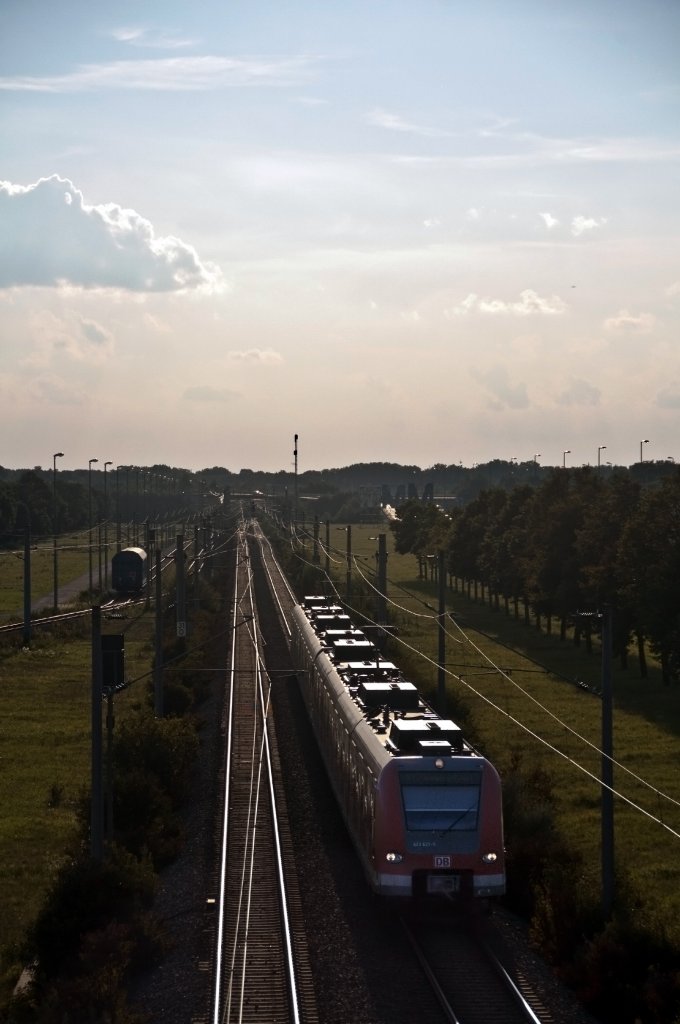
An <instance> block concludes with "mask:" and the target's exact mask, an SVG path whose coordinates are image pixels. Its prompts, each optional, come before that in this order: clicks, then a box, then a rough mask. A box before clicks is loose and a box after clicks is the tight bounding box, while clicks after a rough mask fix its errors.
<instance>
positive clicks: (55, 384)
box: [27, 374, 86, 406]
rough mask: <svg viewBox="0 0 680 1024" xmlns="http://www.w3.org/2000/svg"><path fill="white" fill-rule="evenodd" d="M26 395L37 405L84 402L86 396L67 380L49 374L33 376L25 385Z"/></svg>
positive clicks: (79, 404) (81, 403) (76, 404)
mask: <svg viewBox="0 0 680 1024" xmlns="http://www.w3.org/2000/svg"><path fill="white" fill-rule="evenodd" d="M27 393H28V396H29V397H30V398H31V399H32V400H33V401H34V402H36V403H37V404H38V405H40V406H42V405H61V406H64V405H75V406H81V405H85V404H86V396H85V395H84V394H83V392H82V391H80V390H78V389H76V388H75V387H73V385H72V384H71V383H69V382H67V381H64V380H62V379H61V378H60V377H57V376H53V375H51V374H44V375H43V376H38V377H33V378H32V379H31V380H30V381H29V383H28V385H27Z"/></svg>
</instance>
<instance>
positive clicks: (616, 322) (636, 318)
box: [604, 309, 656, 334]
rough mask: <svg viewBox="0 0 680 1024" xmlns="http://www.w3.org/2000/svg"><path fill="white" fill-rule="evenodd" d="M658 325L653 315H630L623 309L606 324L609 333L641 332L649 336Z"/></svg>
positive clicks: (606, 321)
mask: <svg viewBox="0 0 680 1024" xmlns="http://www.w3.org/2000/svg"><path fill="white" fill-rule="evenodd" d="M655 325H656V317H655V316H654V314H653V313H637V314H635V313H629V312H628V310H627V309H622V310H621V311H620V312H619V313H617V314H616V316H610V317H608V319H607V320H605V322H604V327H605V330H607V331H625V332H639V333H640V334H647V333H649V331H651V330H652V328H653V327H654V326H655Z"/></svg>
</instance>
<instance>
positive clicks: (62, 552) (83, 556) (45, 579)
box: [0, 533, 112, 618]
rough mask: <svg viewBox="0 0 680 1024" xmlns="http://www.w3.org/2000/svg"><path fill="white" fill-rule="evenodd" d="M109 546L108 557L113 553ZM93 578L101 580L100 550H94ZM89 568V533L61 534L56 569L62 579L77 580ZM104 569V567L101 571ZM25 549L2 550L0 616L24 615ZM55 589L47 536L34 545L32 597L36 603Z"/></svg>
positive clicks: (52, 563) (15, 616)
mask: <svg viewBox="0 0 680 1024" xmlns="http://www.w3.org/2000/svg"><path fill="white" fill-rule="evenodd" d="M111 550H112V548H111V546H110V545H109V557H110V555H111ZM92 564H93V580H94V581H95V583H97V582H98V581H99V562H98V552H97V551H94V552H93V560H92ZM88 570H89V555H88V550H87V535H86V534H84V533H75V534H71V535H65V536H62V537H59V544H58V548H57V572H58V578H59V582H60V583H63V582H65V581H66V580H72V579H77V578H78V577H79V576H82V575H83V573H87V572H88ZM102 571H103V570H102ZM23 586H24V550H23V546H17V547H15V548H14V549H12V550H11V551H0V617H3V618H4V617H12V618H20V617H21V615H22V614H23ZM53 591H54V548H53V546H52V542H51V540H49V539H46V538H40V539H39V540H37V541H33V543H32V545H31V600H32V602H35V601H37V600H39V599H40V598H41V597H45V596H47V595H50V594H52V593H53Z"/></svg>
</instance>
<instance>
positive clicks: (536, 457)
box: [534, 452, 541, 462]
mask: <svg viewBox="0 0 680 1024" xmlns="http://www.w3.org/2000/svg"><path fill="white" fill-rule="evenodd" d="M540 457H541V453H540V452H536V454H535V455H534V462H538V460H539V459H540Z"/></svg>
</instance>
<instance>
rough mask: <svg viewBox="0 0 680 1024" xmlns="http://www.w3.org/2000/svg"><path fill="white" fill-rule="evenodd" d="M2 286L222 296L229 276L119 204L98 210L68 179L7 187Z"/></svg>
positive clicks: (3, 188) (0, 189)
mask: <svg viewBox="0 0 680 1024" xmlns="http://www.w3.org/2000/svg"><path fill="white" fill-rule="evenodd" d="M0 221H1V222H2V224H3V231H2V234H1V235H0V288H9V287H12V286H22V285H34V286H36V285H37V286H47V287H55V286H59V285H62V284H66V285H73V286H76V287H79V288H116V289H123V290H125V291H132V292H167V291H185V290H196V289H201V290H203V291H207V292H212V291H220V290H222V289H223V287H224V285H223V282H222V275H221V271H220V270H219V268H218V267H216V266H214V265H213V264H210V263H203V262H202V261H201V260H200V259H199V257H198V254H197V252H196V250H195V249H194V248H193V247H192V246H190V245H187V244H186V243H185V242H182V241H181V239H179V238H174V237H172V236H168V237H160V236H158V235H156V233H155V231H154V228H153V225H152V224H151V223H150V222H149V221H148V220H146V219H145V218H144V217H142V216H140V214H138V213H136V212H135V211H134V210H126V209H124V208H123V207H121V206H118V205H117V204H116V203H106V204H101V205H98V206H90V205H88V204H86V203H85V201H84V199H83V195H82V193H81V192H79V191H78V190H77V189H76V188H75V186H74V185H73V183H72V182H71V181H69V179H68V178H60V177H59V176H58V175H56V174H53V175H52V176H51V177H49V178H41V179H40V180H39V181H37V182H36V183H35V184H33V185H26V186H24V185H14V184H12V183H11V182H0Z"/></svg>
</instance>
